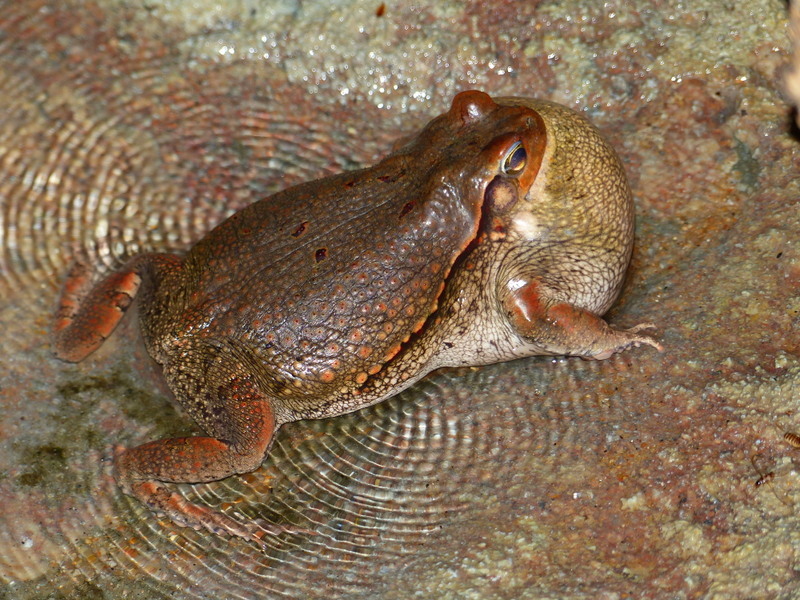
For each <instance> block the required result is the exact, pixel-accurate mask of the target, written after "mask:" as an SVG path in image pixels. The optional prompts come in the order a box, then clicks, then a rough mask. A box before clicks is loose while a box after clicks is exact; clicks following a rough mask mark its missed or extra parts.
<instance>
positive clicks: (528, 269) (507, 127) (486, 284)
mask: <svg viewBox="0 0 800 600" xmlns="http://www.w3.org/2000/svg"><path fill="white" fill-rule="evenodd" d="M632 245H633V205H632V199H631V192H630V189H629V187H628V183H627V180H626V177H625V173H624V171H623V168H622V166H621V165H620V161H619V160H618V158H617V156H616V154H615V153H614V151H613V150H612V149H611V148H610V147H609V145H608V144H607V143H606V142H605V141H604V140H603V139H602V138H601V136H600V135H599V134H598V132H597V130H596V129H595V128H594V127H593V126H591V125H590V124H589V123H588V122H587V121H586V119H584V118H583V117H582V116H580V115H578V114H577V113H575V112H572V111H571V110H569V109H567V108H565V107H563V106H559V105H557V104H554V103H551V102H546V101H542V100H532V99H527V98H495V99H492V98H491V97H489V96H488V95H487V94H485V93H483V92H479V91H467V92H462V93H460V94H458V95H457V96H456V97H455V98H454V100H453V102H452V106H451V107H450V109H449V110H448V111H447V112H446V113H444V114H442V115H440V116H439V117H437V118H435V119H433V120H432V121H431V122H430V123H429V124H428V125H427V126H426V127H425V128H424V129H422V131H421V132H420V133H419V134H418V135H416V136H415V137H414V138H413V139H411V140H410V141H409V142H408V143H406V144H405V145H404V146H402V147H400V148H399V149H397V150H396V151H394V152H393V153H391V154H390V155H389V156H387V157H386V158H384V159H383V160H381V161H380V162H379V163H378V164H376V165H375V166H372V167H369V168H366V169H362V170H358V171H352V172H345V173H341V174H338V175H334V176H331V177H326V178H324V179H320V180H318V181H312V182H309V183H304V184H301V185H297V186H295V187H291V188H289V189H286V190H283V191H281V192H278V193H276V194H274V195H272V196H270V197H268V198H265V199H263V200H260V201H257V202H255V203H253V204H251V205H249V206H247V207H245V208H244V209H242V210H240V211H239V212H237V213H235V214H233V215H232V216H231V217H229V218H228V219H227V220H225V221H223V222H222V223H221V224H220V225H218V226H217V227H216V228H215V229H213V230H212V231H211V232H210V233H209V234H208V235H206V236H205V237H204V238H203V239H202V240H200V241H199V242H198V243H197V244H196V245H195V246H194V247H192V248H191V249H190V250H189V251H188V252H186V253H185V254H167V253H148V254H141V255H138V256H134V257H133V258H131V259H130V260H128V262H127V263H126V264H125V265H124V266H123V267H122V268H120V269H119V270H117V271H115V272H112V273H111V274H110V275H107V276H106V277H105V278H103V279H101V280H100V281H99V282H97V283H95V281H94V279H95V278H94V277H93V275H92V273H93V270H92V268H91V267H90V266H89V265H86V264H82V263H80V262H79V263H76V264H75V265H74V266H73V268H72V269H71V271H70V273H69V275H68V277H67V280H66V283H65V285H64V289H63V292H62V295H61V299H60V303H59V308H58V310H57V314H56V318H55V322H54V334H53V345H54V349H55V354H56V356H57V357H59V358H61V359H63V360H66V361H72V362H77V361H80V360H82V359H83V358H84V357H86V356H87V355H88V354H89V353H91V352H92V351H94V350H95V349H96V348H97V347H98V346H100V344H102V343H103V341H104V340H105V339H106V338H107V337H108V336H109V335H110V334H111V332H112V331H113V330H114V328H115V327H116V325H117V323H118V322H119V320H120V318H121V317H122V316H123V314H124V313H125V311H126V310H127V309H128V307H129V306H130V305H131V302H132V301H133V299H134V298H135V297H136V298H138V300H139V303H140V304H139V317H140V324H141V331H142V335H143V338H144V342H145V345H146V347H147V350H148V352H149V353H150V355H151V356H152V357H153V359H155V361H156V362H157V363H159V364H160V365H161V367H162V369H163V374H164V377H165V378H166V381H167V383H168V385H169V386H170V388H171V389H172V390H173V392H174V394H175V398H176V399H177V401H178V403H179V404H180V405H181V406H182V407H183V408H184V409H185V411H186V412H187V413H188V414H189V415H190V416H191V417H192V418H193V419H194V420H195V421H196V422H197V424H198V425H199V426H200V428H201V429H202V430H203V431H204V432H205V435H202V436H195V437H183V438H171V439H162V440H157V441H151V442H147V443H144V444H142V445H140V446H135V447H133V448H129V449H121V450H118V452H117V454H116V456H115V466H114V472H115V477H116V480H117V482H118V483H119V485H120V487H121V489H122V490H123V491H124V492H125V493H127V494H130V495H132V496H134V497H136V498H138V499H139V500H140V501H142V502H143V503H144V504H145V505H147V506H148V507H150V508H151V509H152V510H153V511H155V512H157V513H159V514H163V515H166V516H167V517H169V518H170V519H172V520H173V521H174V522H175V523H177V524H179V525H184V526H190V527H194V528H196V529H203V528H205V529H208V530H210V531H212V532H215V533H225V534H228V535H233V536H239V537H243V538H246V539H250V540H254V541H257V542H258V541H260V540H261V539H262V537H263V535H264V534H265V532H266V533H274V534H277V533H279V532H281V531H285V530H286V529H285V528H282V527H280V526H271V527H266V528H265V527H263V526H257V525H256V524H253V523H242V522H240V520H237V519H235V518H233V517H231V516H229V515H228V514H225V513H223V512H218V511H215V510H213V509H211V508H208V507H203V506H199V505H195V504H192V503H190V502H188V501H187V500H186V499H185V498H184V497H183V496H181V495H180V494H179V493H178V492H176V491H175V490H173V489H171V488H170V486H169V485H168V484H169V483H175V482H190V483H198V482H207V481H214V480H218V479H223V478H226V477H230V476H232V475H235V474H241V473H247V472H249V471H253V470H255V469H257V468H258V467H259V465H261V463H262V461H263V460H264V458H265V456H266V455H267V453H268V452H269V449H270V445H271V444H272V441H273V439H274V437H275V432H276V431H277V430H278V428H279V427H280V426H281V425H283V424H284V423H289V422H291V421H296V420H299V419H318V418H324V417H333V416H336V415H341V414H344V413H348V412H351V411H354V410H358V409H360V408H364V407H366V406H370V405H372V404H375V403H377V402H380V401H381V400H384V399H386V398H388V397H390V396H393V395H395V394H397V393H398V392H400V391H401V390H404V389H405V388H407V387H408V386H410V385H412V384H413V383H414V382H416V381H417V380H419V379H420V378H421V377H423V376H424V375H426V374H427V373H429V372H431V371H432V370H434V369H438V368H441V367H447V366H467V365H469V366H477V365H486V364H490V363H495V362H498V361H507V360H511V359H515V358H521V357H527V356H533V355H572V356H581V357H584V358H594V359H603V358H607V357H609V356H611V355H612V354H614V353H615V352H619V351H621V350H624V349H626V348H628V347H630V346H638V345H640V344H648V345H650V346H653V347H655V348H660V347H659V344H658V343H657V342H656V341H655V340H654V339H653V338H652V337H651V336H649V335H646V334H644V333H642V330H643V329H645V328H647V327H649V325H646V324H645V325H640V326H637V327H634V328H632V329H628V330H623V329H615V328H614V327H611V326H610V325H608V324H607V323H606V322H605V321H604V320H603V319H602V318H601V315H603V314H604V313H605V312H606V311H607V310H608V308H609V307H610V306H611V304H612V302H614V300H615V299H616V297H617V295H618V294H619V291H620V288H621V286H622V282H623V278H624V274H625V271H626V269H627V266H628V262H629V260H630V255H631V249H632Z"/></svg>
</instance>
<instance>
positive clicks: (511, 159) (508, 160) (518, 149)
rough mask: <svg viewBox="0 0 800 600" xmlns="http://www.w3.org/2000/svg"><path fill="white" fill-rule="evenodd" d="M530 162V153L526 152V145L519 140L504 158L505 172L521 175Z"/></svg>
mask: <svg viewBox="0 0 800 600" xmlns="http://www.w3.org/2000/svg"><path fill="white" fill-rule="evenodd" d="M527 162H528V153H527V152H525V146H523V145H522V142H517V143H516V144H514V145H513V146H511V149H510V150H509V151H508V154H506V157H505V158H504V159H503V167H502V168H503V173H505V174H506V175H519V174H520V173H522V170H523V169H524V168H525V165H526V164H527Z"/></svg>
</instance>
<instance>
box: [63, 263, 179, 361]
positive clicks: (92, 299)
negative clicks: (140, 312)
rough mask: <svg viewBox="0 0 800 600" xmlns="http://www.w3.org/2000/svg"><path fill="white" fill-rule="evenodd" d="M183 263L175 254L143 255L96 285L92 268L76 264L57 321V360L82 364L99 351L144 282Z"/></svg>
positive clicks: (70, 274) (69, 277)
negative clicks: (93, 282)
mask: <svg viewBox="0 0 800 600" xmlns="http://www.w3.org/2000/svg"><path fill="white" fill-rule="evenodd" d="M179 264H180V258H179V257H177V256H175V255H172V254H140V255H139V256H136V257H134V258H132V259H131V260H129V261H128V262H127V263H126V264H125V266H123V267H122V268H120V269H119V270H117V271H114V272H113V273H111V274H110V275H108V276H106V277H105V278H104V279H102V280H101V281H100V282H99V283H97V285H94V286H92V279H93V278H92V272H93V270H92V267H91V266H90V265H88V264H87V263H85V262H76V263H75V264H74V265H73V266H72V268H71V269H70V271H69V274H68V275H67V279H66V281H65V283H64V288H63V290H62V291H61V298H60V299H59V302H58V309H57V311H56V315H55V319H54V321H53V335H52V342H53V351H54V352H55V355H56V357H58V358H60V359H61V360H66V361H69V362H79V361H81V360H83V359H84V358H86V357H87V356H88V355H89V354H91V353H92V352H94V351H95V350H97V348H99V347H100V345H101V344H102V343H103V342H104V341H105V340H106V338H108V336H109V335H111V333H112V332H113V331H114V329H115V328H116V326H117V324H118V323H119V321H120V319H121V318H122V317H123V315H124V314H125V311H127V310H128V307H129V306H130V305H131V302H133V299H134V298H135V297H136V294H137V292H138V291H139V287H140V285H141V284H142V282H143V281H146V282H148V283H152V282H153V280H154V279H155V278H160V277H161V276H163V274H164V273H166V272H167V270H170V269H175V268H179Z"/></svg>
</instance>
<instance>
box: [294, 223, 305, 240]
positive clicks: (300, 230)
mask: <svg viewBox="0 0 800 600" xmlns="http://www.w3.org/2000/svg"><path fill="white" fill-rule="evenodd" d="M307 226H308V221H303V222H302V223H300V225H298V226H297V229H295V230H294V232H293V233H292V237H300V236H301V235H303V233H304V232H305V230H306V227H307Z"/></svg>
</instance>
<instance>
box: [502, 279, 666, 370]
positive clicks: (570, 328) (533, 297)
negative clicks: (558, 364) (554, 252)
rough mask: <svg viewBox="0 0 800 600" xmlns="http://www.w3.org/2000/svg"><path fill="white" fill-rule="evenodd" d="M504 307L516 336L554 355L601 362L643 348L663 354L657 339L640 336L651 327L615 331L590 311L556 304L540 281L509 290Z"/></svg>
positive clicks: (559, 303) (564, 304)
mask: <svg viewBox="0 0 800 600" xmlns="http://www.w3.org/2000/svg"><path fill="white" fill-rule="evenodd" d="M503 303H504V305H505V309H506V312H507V314H508V315H509V318H510V320H511V323H512V325H513V326H514V328H515V330H516V331H517V333H518V334H519V335H520V336H521V337H522V338H524V339H525V340H528V341H529V342H530V343H532V344H535V345H537V346H540V347H541V348H542V349H544V350H546V351H547V352H549V353H551V354H566V355H572V356H582V357H584V358H594V359H598V360H600V359H605V358H608V357H610V356H611V355H613V354H614V353H615V352H620V351H622V350H625V349H626V348H629V347H630V346H639V345H641V344H647V345H650V346H652V347H653V348H656V349H657V350H659V351H661V350H662V348H661V344H659V343H658V342H657V341H656V340H655V339H654V338H652V337H651V336H649V335H644V334H642V333H639V332H640V331H641V330H642V329H648V328H650V327H652V325H650V324H641V325H637V326H636V327H633V328H632V329H628V330H618V329H614V328H612V327H611V326H610V325H609V324H608V323H606V322H605V321H604V320H603V319H602V318H600V317H599V316H597V315H595V314H593V313H591V312H589V311H586V310H583V309H580V308H576V307H575V306H572V305H571V304H568V303H566V302H559V301H557V300H554V299H553V298H552V294H549V293H548V290H547V288H546V287H545V286H543V285H541V284H540V283H538V282H537V281H529V282H527V283H526V284H525V285H523V286H521V287H519V288H517V289H515V290H513V291H511V290H509V291H508V293H507V295H506V296H505V298H504V299H503Z"/></svg>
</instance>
